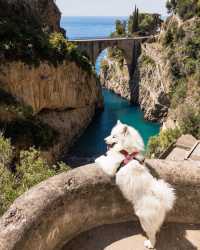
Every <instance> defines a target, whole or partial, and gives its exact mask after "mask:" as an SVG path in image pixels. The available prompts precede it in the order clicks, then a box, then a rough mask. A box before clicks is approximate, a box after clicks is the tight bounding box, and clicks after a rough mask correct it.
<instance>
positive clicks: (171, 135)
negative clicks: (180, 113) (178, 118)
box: [146, 128, 182, 158]
mask: <svg viewBox="0 0 200 250" xmlns="http://www.w3.org/2000/svg"><path fill="white" fill-rule="evenodd" d="M181 134H182V131H181V130H180V129H179V128H175V129H167V130H164V131H161V132H160V133H159V135H157V136H153V137H151V138H150V139H149V142H148V145H147V153H146V155H147V156H148V157H150V158H157V157H159V156H160V155H161V153H163V151H165V150H166V149H167V148H168V147H169V146H170V145H171V144H172V143H174V142H175V141H176V140H177V139H178V138H179V137H180V136H181Z"/></svg>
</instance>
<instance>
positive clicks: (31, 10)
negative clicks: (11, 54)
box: [0, 0, 62, 32]
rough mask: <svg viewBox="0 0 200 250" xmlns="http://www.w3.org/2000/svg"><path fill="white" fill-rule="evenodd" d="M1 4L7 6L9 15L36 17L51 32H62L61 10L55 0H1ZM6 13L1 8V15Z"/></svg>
mask: <svg viewBox="0 0 200 250" xmlns="http://www.w3.org/2000/svg"><path fill="white" fill-rule="evenodd" d="M0 4H3V6H5V4H6V6H7V10H6V11H8V13H6V14H7V15H9V14H12V15H18V16H21V17H23V16H29V17H33V18H36V19H37V21H38V22H39V24H40V25H41V27H43V28H45V29H46V28H48V30H49V31H50V32H52V31H57V32H60V31H62V29H61V28H60V19H61V12H60V10H59V9H58V7H57V5H56V3H55V0H0ZM4 15H5V9H0V16H4Z"/></svg>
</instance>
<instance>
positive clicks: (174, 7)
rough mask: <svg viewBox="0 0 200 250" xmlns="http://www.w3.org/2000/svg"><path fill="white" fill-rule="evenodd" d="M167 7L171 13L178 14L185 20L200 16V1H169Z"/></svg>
mask: <svg viewBox="0 0 200 250" xmlns="http://www.w3.org/2000/svg"><path fill="white" fill-rule="evenodd" d="M166 7H167V9H168V12H169V13H171V12H173V13H175V14H178V15H179V16H180V17H181V18H182V19H184V20H187V19H189V18H192V17H194V16H195V15H198V16H199V15H200V1H199V0H168V1H167V3H166Z"/></svg>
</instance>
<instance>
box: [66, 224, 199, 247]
mask: <svg viewBox="0 0 200 250" xmlns="http://www.w3.org/2000/svg"><path fill="white" fill-rule="evenodd" d="M199 230H200V225H186V224H174V223H170V224H166V225H164V226H163V227H162V229H161V232H160V233H159V234H158V236H157V246H156V249H157V250H179V249H181V250H197V249H198V246H199V244H200V231H199ZM144 240H145V237H144V235H143V232H142V229H141V226H140V225H139V223H136V222H126V223H120V224H113V225H105V226H101V227H98V228H96V229H93V230H90V231H88V232H85V233H82V234H81V235H79V236H78V237H77V238H75V239H73V240H72V241H71V242H69V243H68V244H67V245H66V246H65V247H63V249H62V250H79V249H81V250H104V249H106V250H122V249H123V250H133V249H134V250H143V249H144V247H143V242H144Z"/></svg>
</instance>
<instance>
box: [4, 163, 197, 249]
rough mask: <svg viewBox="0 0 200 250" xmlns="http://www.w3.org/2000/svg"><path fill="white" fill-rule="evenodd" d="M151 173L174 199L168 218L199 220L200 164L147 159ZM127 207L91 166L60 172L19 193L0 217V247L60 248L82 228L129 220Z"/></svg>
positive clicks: (101, 173)
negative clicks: (170, 188)
mask: <svg viewBox="0 0 200 250" xmlns="http://www.w3.org/2000/svg"><path fill="white" fill-rule="evenodd" d="M146 163H147V165H148V166H149V168H150V170H151V172H152V174H153V175H154V176H157V177H161V178H164V179H165V180H166V181H168V182H169V183H171V184H172V185H173V186H174V187H175V189H176V194H177V202H176V205H175V208H174V209H173V211H172V212H171V213H170V214H169V216H168V217H167V220H168V221H170V222H180V223H196V224H198V223H200V213H199V207H200V166H198V165H194V164H193V163H191V162H188V161H186V162H173V161H171V162H170V161H161V160H147V162H146ZM134 218H135V217H134V215H133V210H132V206H131V205H130V204H129V203H128V202H126V201H125V200H124V198H123V197H122V195H121V193H120V191H119V189H118V188H117V186H116V185H115V183H114V180H111V179H110V178H109V177H108V176H106V175H105V174H104V173H103V172H102V171H101V170H100V169H98V168H96V167H95V165H88V166H84V167H81V168H78V169H75V170H72V171H69V172H67V173H63V174H60V175H58V176H55V177H53V178H50V179H48V180H47V181H45V182H43V183H41V184H39V185H37V186H35V187H33V188H32V189H30V190H29V191H28V192H26V193H25V194H24V195H22V196H21V197H19V198H18V199H17V200H16V201H15V202H14V203H13V205H12V206H11V207H10V209H9V210H8V211H7V212H6V213H5V214H4V215H3V217H2V218H1V220H0V249H3V250H11V249H12V250H14V249H15V250H35V249H38V250H53V249H54V250H59V249H61V247H62V246H63V245H64V244H65V243H67V242H69V241H70V240H71V239H73V238H75V237H76V236H77V235H78V234H80V233H81V232H84V231H87V230H90V229H92V228H94V227H97V226H100V225H104V224H112V223H115V222H123V221H128V220H132V219H134Z"/></svg>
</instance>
